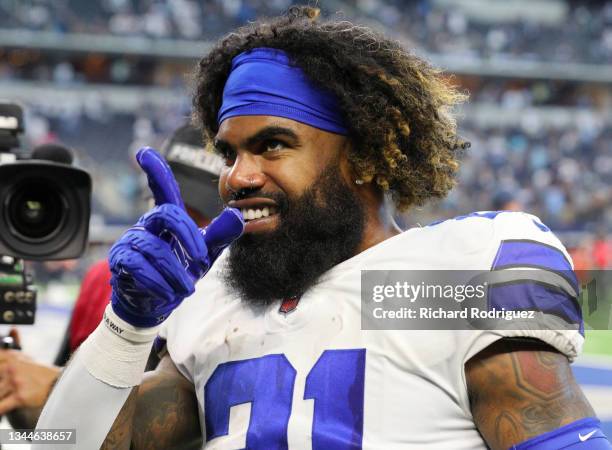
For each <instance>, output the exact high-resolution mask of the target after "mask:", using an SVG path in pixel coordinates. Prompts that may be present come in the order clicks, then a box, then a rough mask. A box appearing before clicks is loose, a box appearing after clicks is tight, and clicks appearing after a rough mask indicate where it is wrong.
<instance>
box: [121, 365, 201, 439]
mask: <svg viewBox="0 0 612 450" xmlns="http://www.w3.org/2000/svg"><path fill="white" fill-rule="evenodd" d="M132 441H133V448H134V449H172V448H181V449H187V448H190V445H191V444H192V443H193V442H195V445H196V447H195V448H200V446H201V442H202V441H201V431H200V423H199V418H198V405H197V400H196V396H195V393H194V392H193V387H192V386H191V385H190V384H189V383H188V382H187V381H186V380H184V379H183V380H181V379H177V378H175V377H173V378H169V377H168V378H161V379H158V380H154V381H151V382H148V383H147V382H145V383H143V385H142V386H141V387H140V393H139V399H138V406H137V409H136V414H135V418H134V433H133V437H132Z"/></svg>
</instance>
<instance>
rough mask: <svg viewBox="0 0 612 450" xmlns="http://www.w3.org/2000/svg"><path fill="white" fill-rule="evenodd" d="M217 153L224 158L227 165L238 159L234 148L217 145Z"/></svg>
mask: <svg viewBox="0 0 612 450" xmlns="http://www.w3.org/2000/svg"><path fill="white" fill-rule="evenodd" d="M215 153H217V154H218V155H219V156H221V158H223V160H224V161H225V165H227V166H231V165H233V164H234V161H235V160H236V154H235V152H233V151H232V150H229V149H224V148H219V147H215Z"/></svg>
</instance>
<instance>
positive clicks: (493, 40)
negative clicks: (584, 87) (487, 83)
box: [347, 0, 612, 64]
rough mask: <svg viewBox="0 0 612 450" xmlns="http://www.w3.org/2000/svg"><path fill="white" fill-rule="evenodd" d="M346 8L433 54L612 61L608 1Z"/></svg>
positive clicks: (384, 3) (365, 0) (363, 1)
mask: <svg viewBox="0 0 612 450" xmlns="http://www.w3.org/2000/svg"><path fill="white" fill-rule="evenodd" d="M347 2H348V3H353V4H354V5H355V6H356V7H357V8H358V9H359V10H360V11H361V12H362V13H364V14H365V15H366V16H368V17H371V18H374V19H376V20H377V21H379V22H381V23H383V24H384V25H385V26H386V27H387V28H388V29H390V30H393V31H395V32H397V33H398V34H399V35H400V36H402V37H404V38H408V39H409V40H411V41H413V42H415V43H418V45H419V46H422V47H424V48H425V49H426V50H427V51H429V52H432V53H442V54H452V55H453V56H456V57H463V58H470V57H480V58H484V59H513V58H520V59H527V60H534V61H542V60H543V61H556V62H583V63H595V64H598V63H602V62H603V61H607V62H608V63H609V62H610V60H611V59H612V2H611V1H575V0H562V1H550V2H547V3H548V4H547V5H545V8H542V5H538V4H537V2H535V3H530V2H529V1H528V0H526V1H524V2H522V4H521V2H488V3H486V2H477V1H476V2H463V5H462V4H461V2H458V1H445V2H441V1H435V0H418V1H411V2H406V1H403V0H347ZM469 3H471V5H469ZM479 3H480V5H479ZM485 3H486V4H485ZM495 3H496V4H495ZM504 3H506V5H504ZM538 6H540V7H541V8H540V9H538ZM479 8H480V9H479ZM496 11H499V13H498V15H497V16H496V14H495V12H496Z"/></svg>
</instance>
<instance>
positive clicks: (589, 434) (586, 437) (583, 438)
mask: <svg viewBox="0 0 612 450" xmlns="http://www.w3.org/2000/svg"><path fill="white" fill-rule="evenodd" d="M596 432H597V430H593V431H591V432H590V433H588V434H585V435H584V436H583V435H581V434H580V433H578V439H580V442H584V441H586V440H587V439H588V438H590V437H591V436H593V435H594V434H595V433H596Z"/></svg>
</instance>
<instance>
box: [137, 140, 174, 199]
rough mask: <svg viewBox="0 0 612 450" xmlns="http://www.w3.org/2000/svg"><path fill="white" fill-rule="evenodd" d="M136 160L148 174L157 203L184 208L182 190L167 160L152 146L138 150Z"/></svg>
mask: <svg viewBox="0 0 612 450" xmlns="http://www.w3.org/2000/svg"><path fill="white" fill-rule="evenodd" d="M136 161H137V162H138V165H139V166H140V167H141V168H142V170H144V172H145V174H146V175H147V181H148V182H149V188H150V189H151V192H152V193H153V198H154V199H155V204H156V205H158V206H159V205H163V204H164V203H171V204H173V205H176V206H178V207H180V208H182V209H183V210H184V209H185V204H184V203H183V199H182V198H181V191H180V189H179V186H178V183H177V182H176V179H175V178H174V174H173V173H172V169H170V166H169V165H168V163H167V162H166V160H165V159H164V158H163V157H162V156H161V155H160V154H159V153H157V151H156V150H154V149H152V148H151V147H143V148H141V149H140V150H138V153H137V154H136Z"/></svg>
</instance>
